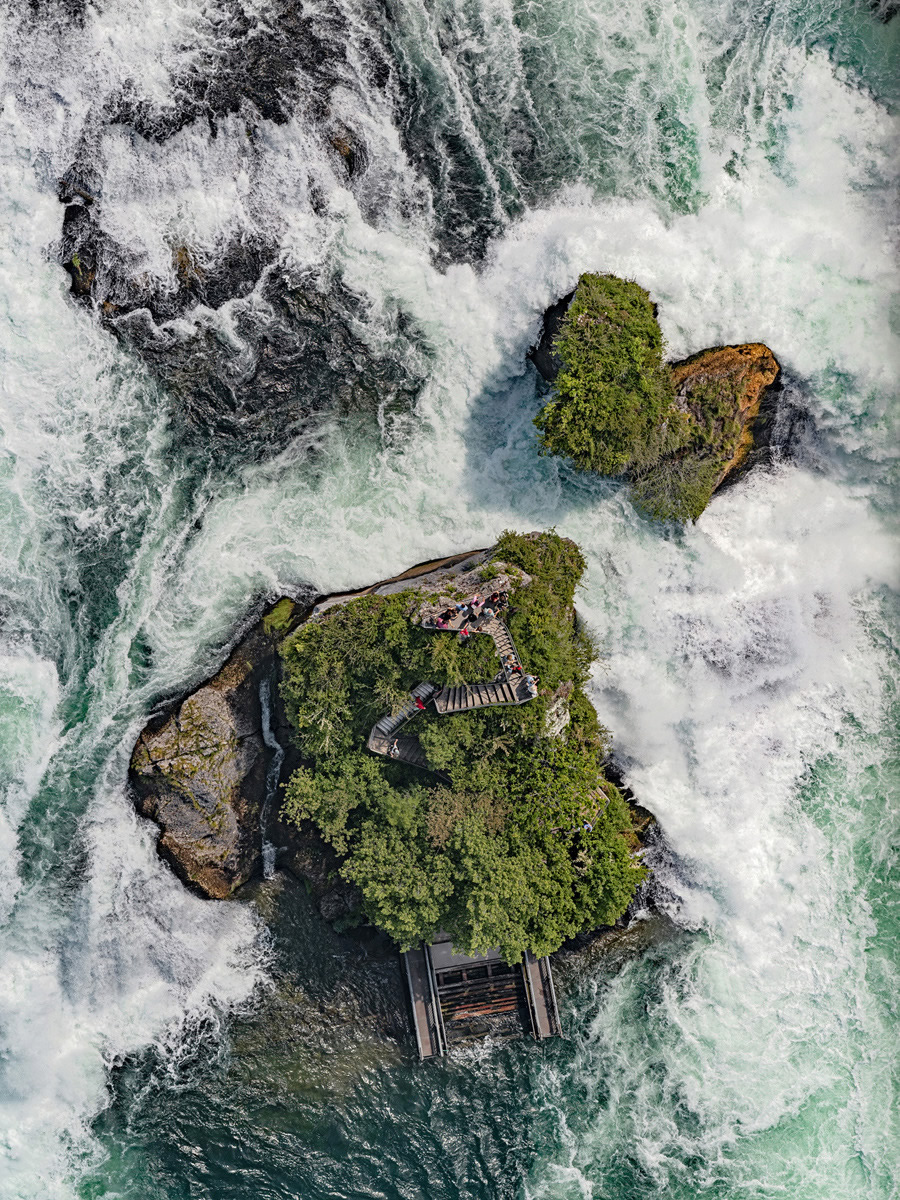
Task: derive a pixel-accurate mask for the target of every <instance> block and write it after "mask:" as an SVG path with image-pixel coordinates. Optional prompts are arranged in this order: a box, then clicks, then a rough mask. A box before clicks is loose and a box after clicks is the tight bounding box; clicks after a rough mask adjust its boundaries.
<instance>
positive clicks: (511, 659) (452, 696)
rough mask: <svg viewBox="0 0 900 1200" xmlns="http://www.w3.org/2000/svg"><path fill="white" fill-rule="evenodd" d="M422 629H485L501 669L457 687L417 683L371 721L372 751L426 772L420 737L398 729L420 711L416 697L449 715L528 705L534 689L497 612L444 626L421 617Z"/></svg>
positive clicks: (450, 630)
mask: <svg viewBox="0 0 900 1200" xmlns="http://www.w3.org/2000/svg"><path fill="white" fill-rule="evenodd" d="M422 628H423V629H431V630H434V632H435V633H460V632H461V631H462V630H463V629H465V628H468V629H469V630H470V632H472V633H486V634H487V635H488V636H489V637H490V638H492V639H493V642H494V648H495V649H496V651H497V656H498V658H499V659H500V671H499V672H498V674H497V676H496V678H495V679H493V680H491V682H490V683H463V684H460V685H459V686H458V687H442V688H438V687H436V686H435V685H434V684H433V683H419V684H416V686H415V687H414V688H413V690H412V692H410V698H409V700H408V701H407V703H406V704H404V706H403V707H402V708H401V709H399V710H398V711H397V712H396V713H393V714H391V713H388V714H387V716H384V717H381V718H380V720H378V721H376V722H375V724H374V725H373V726H372V732H371V733H370V734H369V740H368V743H367V745H368V748H369V749H370V750H371V751H372V753H373V754H383V755H385V756H386V757H388V758H394V759H396V760H397V761H398V762H404V763H407V764H408V765H409V766H412V767H419V768H420V769H421V770H423V771H430V770H433V768H432V767H430V766H429V765H428V760H427V758H426V757H425V753H424V751H423V750H422V747H421V746H420V745H419V742H418V739H417V738H414V737H402V736H400V735H399V733H398V730H399V729H400V728H401V727H402V726H403V725H405V724H406V723H407V721H411V720H412V718H413V717H415V716H418V714H419V713H420V712H421V711H422V709H420V708H419V706H418V704H417V703H416V700H417V699H419V700H421V701H422V702H423V704H426V705H427V704H428V703H433V704H434V707H435V711H436V712H439V713H441V714H442V715H447V714H448V713H451V714H452V713H460V712H471V711H472V709H476V708H489V707H493V706H495V705H499V704H527V702H528V701H529V700H533V699H534V698H535V696H536V695H537V692H536V691H532V690H531V688H529V686H528V684H527V683H526V682H525V679H524V677H523V667H522V660H521V659H520V658H519V652H518V650H516V645H515V642H514V641H513V639H512V634H511V633H510V632H509V630H508V629H507V628H506V625H505V624H504V622H503V621H501V620H500V618H499V617H491V618H490V619H489V620H486V621H485V620H482V621H478V622H477V623H471V622H470V620H469V618H468V617H457V618H456V619H455V620H453V621H451V622H448V623H447V625H446V626H441V625H435V624H434V623H433V622H427V623H426V622H424V621H423V623H422ZM435 774H440V772H435Z"/></svg>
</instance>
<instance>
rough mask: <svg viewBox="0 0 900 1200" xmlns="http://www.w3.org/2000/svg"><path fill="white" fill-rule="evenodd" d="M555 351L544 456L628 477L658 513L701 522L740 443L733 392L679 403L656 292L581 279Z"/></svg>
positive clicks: (713, 386)
mask: <svg viewBox="0 0 900 1200" xmlns="http://www.w3.org/2000/svg"><path fill="white" fill-rule="evenodd" d="M554 349H555V350H556V353H557V354H558V355H559V357H560V358H561V360H562V363H563V366H562V369H561V371H560V373H559V375H558V376H557V379H556V382H555V385H554V391H553V394H552V395H551V397H550V399H549V401H548V402H547V404H545V405H544V407H543V408H542V409H541V411H540V412H539V413H538V415H537V417H535V425H536V426H537V429H538V433H539V441H540V446H541V450H542V452H543V453H546V454H557V455H560V456H562V457H565V458H569V459H571V461H572V462H573V463H574V464H575V466H576V467H578V468H580V469H581V470H592V471H598V472H600V473H601V474H603V475H627V476H628V477H629V479H630V482H631V485H632V488H631V491H632V497H633V499H634V501H635V503H636V504H637V505H638V506H639V507H641V508H642V509H643V510H644V511H646V512H647V513H648V514H649V515H650V516H653V517H656V518H658V519H664V520H665V519H674V520H679V521H687V520H696V518H697V517H698V516H699V515H700V513H702V512H703V509H704V508H705V507H706V505H707V504H708V503H709V500H710V497H711V496H712V493H713V489H714V488H715V486H716V483H717V482H718V479H719V477H720V475H721V473H722V470H723V469H724V467H725V465H726V463H728V462H729V461H730V460H731V458H732V456H733V454H734V451H735V449H736V447H737V444H738V440H739V438H740V434H741V427H740V422H739V421H738V419H737V413H738V397H737V394H736V391H735V387H734V386H733V385H730V384H729V383H728V382H726V381H718V382H715V383H710V384H707V385H703V386H701V387H698V388H695V389H694V390H693V391H692V393H691V395H690V396H689V397H687V398H686V399H685V398H680V399H679V398H678V397H676V394H675V387H674V384H673V381H672V373H671V369H670V367H669V366H668V365H667V364H666V363H665V361H664V358H663V356H664V353H665V343H664V341H663V337H662V331H661V330H660V328H659V323H658V322H657V320H656V316H655V313H654V306H653V302H652V301H651V299H650V296H649V293H648V292H647V291H645V289H644V288H642V287H640V286H639V285H638V284H636V283H634V282H631V281H629V280H624V279H619V278H617V277H616V276H614V275H582V276H581V278H580V279H579V281H578V287H577V289H576V291H575V295H574V297H573V299H572V303H571V305H570V306H569V310H568V312H567V313H566V316H565V318H564V320H563V322H562V325H561V327H560V331H559V334H558V336H557V338H556V339H555V342H554Z"/></svg>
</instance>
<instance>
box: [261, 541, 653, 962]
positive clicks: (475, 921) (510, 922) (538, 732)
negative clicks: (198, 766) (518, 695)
mask: <svg viewBox="0 0 900 1200" xmlns="http://www.w3.org/2000/svg"><path fill="white" fill-rule="evenodd" d="M492 561H494V562H502V563H506V564H511V565H515V566H518V567H521V569H522V570H523V571H524V572H527V573H528V575H530V576H531V577H532V578H531V582H530V583H529V584H527V585H524V586H520V587H518V588H517V589H516V590H515V591H514V592H513V594H512V596H511V610H510V612H509V614H507V615H508V621H509V627H510V630H511V632H512V634H513V637H514V639H515V642H516V645H517V648H518V651H519V654H520V655H521V657H522V660H523V662H524V664H525V667H526V669H527V670H530V671H532V673H534V674H537V675H539V676H540V683H541V691H540V695H539V697H538V698H537V699H536V700H534V701H531V702H529V703H527V704H524V705H520V706H510V707H498V708H491V709H487V710H485V709H480V710H476V711H474V712H468V713H459V714H455V715H444V716H441V715H439V714H437V713H436V712H435V711H434V709H433V707H429V708H428V709H427V711H426V712H425V713H422V714H420V715H418V716H417V717H416V718H415V719H414V720H413V721H411V722H410V723H409V724H408V725H407V726H406V727H405V728H404V730H403V733H404V734H408V735H413V736H416V737H418V738H419V741H420V743H421V745H422V748H423V749H424V751H425V753H426V755H427V757H428V760H429V762H430V764H431V765H432V767H433V768H435V771H436V772H440V774H436V773H429V772H421V771H419V772H417V771H414V770H413V769H411V768H408V767H406V766H404V765H403V764H401V763H397V762H392V761H391V760H389V759H385V758H381V757H378V756H375V755H372V754H370V753H369V752H368V751H367V750H366V749H365V744H366V739H367V737H368V734H369V731H370V729H371V727H372V725H373V723H374V722H375V721H376V720H377V719H378V718H379V717H380V716H382V715H383V714H384V713H385V712H386V711H388V709H393V710H395V711H396V709H397V708H399V707H400V705H401V704H403V703H404V702H405V700H406V698H407V697H408V695H409V692H410V690H411V688H412V687H413V686H414V685H415V684H417V683H419V682H422V681H423V680H428V681H430V682H432V683H435V684H451V683H456V682H460V681H463V680H465V681H469V682H476V681H479V680H487V679H491V678H493V676H494V675H495V674H496V672H497V669H498V665H499V664H498V662H497V658H496V655H495V652H494V645H493V642H492V640H491V639H490V638H489V637H487V636H485V635H481V634H479V635H477V636H474V637H472V638H471V639H470V640H469V642H468V643H465V644H461V643H460V642H459V641H458V639H457V638H456V636H455V635H454V634H452V633H437V632H431V631H425V630H422V629H421V628H419V627H418V626H416V625H414V624H412V623H411V621H410V617H411V616H412V615H413V614H414V613H415V612H416V610H417V608H418V606H419V604H420V603H421V601H422V598H423V597H422V593H421V592H417V591H416V590H414V589H410V590H409V591H406V592H402V593H400V594H399V595H395V596H390V597H379V596H366V597H362V598H360V599H358V600H354V601H352V602H350V603H349V604H346V605H343V606H340V607H336V608H334V609H332V610H331V611H329V612H326V613H325V614H324V615H323V616H322V617H321V618H319V619H317V620H315V621H312V622H310V623H308V624H306V625H304V626H302V627H301V628H300V629H299V630H297V632H296V633H294V634H293V635H292V636H291V637H290V638H288V639H287V641H286V642H285V643H284V645H283V647H282V655H283V660H284V683H283V695H284V699H285V702H286V705H287V708H288V712H289V715H290V717H291V720H292V722H293V724H294V727H295V730H296V739H297V745H298V747H299V748H300V750H301V752H302V754H303V756H304V760H305V764H304V766H302V767H301V768H299V769H298V770H297V771H296V772H295V774H294V776H293V777H292V779H291V781H290V783H289V785H288V789H287V794H286V798H285V804H284V810H283V811H284V815H285V817H286V818H287V819H288V820H289V821H293V822H295V823H298V824H299V823H301V822H303V821H306V820H309V821H312V822H313V823H314V824H315V825H316V827H317V828H318V829H319V831H320V833H321V834H322V836H323V837H324V838H325V840H326V841H328V842H329V843H330V844H331V845H332V846H333V847H334V848H335V850H336V851H337V852H338V854H339V855H340V856H341V873H342V875H343V876H344V878H346V879H348V880H350V881H352V882H353V883H355V884H356V885H357V886H358V887H359V889H360V891H361V893H362V896H363V902H364V906H365V911H366V914H367V916H368V917H369V919H370V920H371V921H373V922H374V923H375V924H377V925H379V926H380V927H381V928H382V929H384V930H386V931H387V932H388V933H389V934H390V935H391V936H392V937H394V938H395V939H396V940H397V942H399V943H400V945H401V946H402V947H404V948H406V947H409V946H411V945H414V944H416V943H418V942H420V941H422V940H428V939H430V938H431V937H433V936H434V934H435V933H436V932H437V931H438V930H441V929H444V930H446V931H447V932H448V933H449V934H450V935H451V936H452V938H453V941H454V943H455V945H457V946H458V947H460V948H463V949H465V950H468V951H479V950H480V951H483V950H486V949H489V948H490V947H492V946H499V947H500V948H501V950H502V953H503V954H504V956H505V957H506V958H507V959H508V961H510V962H515V961H518V959H519V958H520V957H521V954H522V952H523V951H524V950H525V949H531V950H533V951H535V953H538V954H544V953H549V952H550V951H552V950H554V949H556V948H557V947H558V946H559V945H560V944H561V943H562V942H563V941H564V940H565V939H566V938H567V937H570V936H572V935H574V934H575V933H576V932H578V931H579V930H581V929H585V928H592V927H595V926H597V925H602V924H609V923H612V922H613V921H615V920H616V919H617V918H618V917H619V916H620V915H621V914H622V912H623V911H624V910H625V908H626V907H627V904H628V902H629V900H630V899H631V897H632V895H633V894H634V889H635V887H636V886H637V884H638V883H639V881H640V880H641V879H642V878H643V877H644V869H643V868H642V867H641V866H640V864H639V862H638V861H637V860H636V859H635V857H634V853H633V851H634V840H633V836H632V822H631V814H630V811H629V809H628V806H627V804H626V803H625V801H624V800H623V798H622V796H621V795H620V793H619V792H618V791H617V790H616V789H615V788H614V787H613V786H612V785H611V784H610V783H609V782H608V781H606V780H605V778H604V776H603V769H602V764H603V759H604V757H605V754H606V751H607V735H606V732H605V730H603V729H602V727H601V726H600V725H599V723H598V721H597V717H596V713H595V711H594V709H593V706H592V705H591V704H590V702H589V700H588V699H587V697H586V696H585V694H584V691H583V685H584V683H585V682H586V679H587V675H588V670H589V666H590V662H591V660H592V657H593V648H592V646H591V643H590V640H589V638H588V637H587V635H586V634H585V633H584V631H583V630H581V629H580V627H579V626H578V624H577V622H576V620H575V613H574V606H573V599H574V591H575V587H576V584H577V582H578V580H579V578H580V576H581V573H582V571H583V569H584V561H583V559H582V557H581V553H580V551H579V550H578V548H577V546H575V545H574V543H572V542H570V541H567V540H566V539H564V538H561V537H559V536H558V535H557V534H556V533H554V532H550V533H544V534H539V535H534V534H529V535H521V534H514V533H509V532H507V533H504V534H503V536H502V537H501V539H500V542H499V543H498V545H497V547H496V549H495V551H494V554H493V557H492ZM559 696H564V697H566V699H567V701H568V704H569V710H570V713H571V722H570V724H569V726H568V728H567V729H566V731H565V734H564V736H562V737H555V738H549V737H547V736H545V720H546V715H547V711H548V708H549V706H550V704H551V703H553V702H554V701H555V700H557V699H558V697H559Z"/></svg>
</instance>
